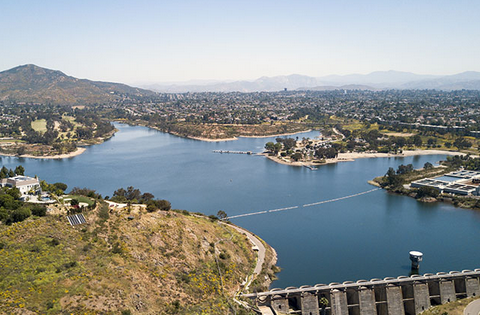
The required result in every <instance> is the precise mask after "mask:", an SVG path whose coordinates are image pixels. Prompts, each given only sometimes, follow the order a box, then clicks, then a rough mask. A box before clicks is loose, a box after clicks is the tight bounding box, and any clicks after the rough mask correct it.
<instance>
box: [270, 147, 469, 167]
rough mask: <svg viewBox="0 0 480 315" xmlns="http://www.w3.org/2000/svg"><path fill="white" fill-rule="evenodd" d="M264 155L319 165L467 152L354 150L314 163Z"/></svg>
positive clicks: (296, 163)
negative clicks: (394, 152)
mask: <svg viewBox="0 0 480 315" xmlns="http://www.w3.org/2000/svg"><path fill="white" fill-rule="evenodd" d="M260 154H261V155H263V156H266V157H267V158H269V159H270V160H272V161H275V162H277V163H280V164H284V165H291V166H306V165H307V166H318V165H325V164H332V163H338V162H351V161H355V160H356V159H364V158H386V157H405V156H414V155H436V154H445V155H465V153H461V152H456V151H445V150H405V151H403V153H401V154H390V153H364V152H353V153H339V154H338V157H336V158H334V159H326V160H325V163H313V162H290V161H289V160H287V159H283V158H281V157H274V156H269V155H268V154H267V153H260Z"/></svg>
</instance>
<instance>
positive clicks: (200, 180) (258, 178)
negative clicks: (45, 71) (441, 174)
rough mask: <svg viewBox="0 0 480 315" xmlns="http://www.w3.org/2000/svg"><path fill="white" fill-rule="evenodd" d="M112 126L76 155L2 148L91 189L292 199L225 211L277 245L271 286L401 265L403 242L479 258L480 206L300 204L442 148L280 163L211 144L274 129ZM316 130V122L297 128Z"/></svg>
mask: <svg viewBox="0 0 480 315" xmlns="http://www.w3.org/2000/svg"><path fill="white" fill-rule="evenodd" d="M117 128H118V129H119V132H118V133H117V134H116V135H115V136H114V137H113V138H112V139H111V140H108V141H106V142H105V143H103V144H101V145H96V146H92V147H89V148H88V149H87V151H86V152H85V153H84V154H82V155H80V156H77V157H74V158H70V159H65V160H46V159H45V160H38V159H23V158H13V157H3V158H2V159H1V161H2V163H3V164H4V165H6V166H7V167H9V168H13V167H15V166H17V165H19V164H22V165H23V166H24V167H25V168H26V171H27V173H28V175H38V176H39V177H40V178H41V179H45V180H46V181H48V182H50V183H53V182H64V183H66V184H68V186H69V189H70V188H72V187H74V186H79V187H89V188H92V189H96V190H97V191H98V192H99V193H101V194H102V195H103V196H105V195H110V196H111V195H112V193H113V191H114V190H115V189H117V188H119V187H127V186H135V187H136V188H139V189H140V190H142V192H151V193H153V194H154V195H155V196H156V197H157V198H164V199H167V200H170V201H171V202H172V206H173V207H174V208H177V209H187V210H189V211H199V212H203V213H205V214H216V213H217V211H218V210H224V211H225V212H227V214H229V215H230V216H233V215H237V214H242V213H248V212H255V211H262V210H270V209H278V208H284V207H293V206H299V207H298V208H296V209H292V210H288V211H281V212H275V213H267V214H261V215H255V216H249V217H242V218H238V219H232V222H234V223H236V224H238V225H240V226H243V227H245V228H247V229H249V230H251V231H252V232H254V233H256V234H258V235H259V236H260V237H262V238H263V239H264V240H265V241H266V242H268V243H269V244H270V245H272V246H273V247H274V248H275V249H276V250H277V253H278V258H279V260H278V265H279V266H280V267H282V268H283V270H282V272H280V273H279V274H278V276H279V280H277V281H275V282H274V283H273V286H274V287H286V286H291V285H292V286H300V285H303V284H316V283H329V282H333V281H336V282H342V281H345V280H358V279H370V278H374V277H378V278H382V277H385V276H398V275H408V274H409V272H410V261H409V256H408V252H409V251H410V250H419V251H422V252H423V253H424V260H423V262H422V264H421V267H420V272H421V273H425V272H437V271H450V270H462V269H473V268H477V267H480V251H478V250H477V246H478V244H477V242H478V241H479V240H480V212H475V211H469V210H462V209H458V208H455V207H453V206H451V205H447V204H441V203H434V204H424V203H420V202H417V201H415V200H414V199H412V198H409V197H404V196H397V195H392V194H388V193H386V192H385V191H382V190H378V191H374V192H372V193H369V194H364V195H360V196H358V197H355V198H350V199H344V200H339V201H336V202H332V203H324V204H320V205H317V206H311V207H306V208H305V207H302V205H304V204H310V203H315V202H319V201H323V200H330V199H334V198H338V197H343V196H347V195H352V194H356V193H360V192H364V191H367V190H371V189H372V188H374V187H372V186H370V185H369V184H367V180H370V179H372V178H373V177H375V176H379V175H383V174H385V173H386V171H387V170H388V168H389V167H395V168H396V167H397V166H398V165H399V164H408V163H412V164H413V165H414V166H415V167H416V168H419V167H422V166H423V164H424V163H425V162H427V161H428V162H432V163H435V162H437V161H439V160H441V159H444V156H439V155H435V156H416V157H405V158H377V159H358V160H357V161H355V162H343V163H339V164H331V165H324V166H321V167H319V169H318V170H317V171H311V170H309V169H307V168H304V167H292V166H287V165H280V164H277V163H275V162H272V161H270V160H268V159H266V158H265V157H263V156H249V155H237V154H217V153H213V152H212V150H219V149H222V150H241V151H254V152H261V151H262V148H263V147H264V145H265V143H266V142H268V141H272V140H273V139H274V138H240V139H239V140H237V141H230V142H201V141H195V140H190V139H184V138H179V137H175V136H172V135H169V134H165V133H162V132H158V131H155V130H151V129H148V128H144V127H131V126H127V125H117ZM297 136H298V137H300V138H302V137H304V136H305V137H311V138H313V137H314V136H318V132H310V133H305V134H298V135H297Z"/></svg>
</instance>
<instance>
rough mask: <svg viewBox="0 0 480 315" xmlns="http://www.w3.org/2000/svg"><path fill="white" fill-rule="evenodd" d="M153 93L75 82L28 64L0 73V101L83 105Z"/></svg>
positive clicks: (124, 86)
mask: <svg viewBox="0 0 480 315" xmlns="http://www.w3.org/2000/svg"><path fill="white" fill-rule="evenodd" d="M154 94H155V93H154V92H152V91H148V90H143V89H139V88H133V87H130V86H128V85H125V84H119V83H110V82H98V81H90V80H85V79H77V78H74V77H71V76H67V75H66V74H64V73H63V72H61V71H56V70H50V69H45V68H41V67H38V66H36V65H31V64H30V65H23V66H18V67H15V68H13V69H10V70H6V71H3V72H0V100H14V101H17V102H33V103H53V104H61V105H85V104H94V103H105V102H110V101H114V100H119V99H123V98H128V97H140V96H150V95H154Z"/></svg>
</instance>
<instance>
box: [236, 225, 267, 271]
mask: <svg viewBox="0 0 480 315" xmlns="http://www.w3.org/2000/svg"><path fill="white" fill-rule="evenodd" d="M229 226H231V227H232V228H234V229H235V230H237V231H238V232H240V233H242V234H243V233H245V234H246V235H247V237H248V239H249V240H250V242H252V243H253V244H255V245H256V246H257V247H258V252H257V255H258V256H257V265H256V266H255V269H254V270H253V273H254V274H255V275H259V274H260V272H262V266H263V262H264V261H265V246H263V243H262V242H261V241H260V240H259V239H258V238H257V237H256V236H255V235H253V234H252V233H250V232H249V231H247V230H244V229H242V228H240V227H238V226H235V225H230V224H229Z"/></svg>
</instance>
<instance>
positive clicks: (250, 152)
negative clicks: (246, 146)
mask: <svg viewBox="0 0 480 315" xmlns="http://www.w3.org/2000/svg"><path fill="white" fill-rule="evenodd" d="M213 153H221V154H223V153H227V154H248V155H252V154H253V153H252V151H230V150H213Z"/></svg>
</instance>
